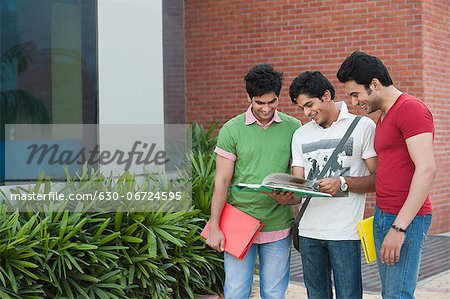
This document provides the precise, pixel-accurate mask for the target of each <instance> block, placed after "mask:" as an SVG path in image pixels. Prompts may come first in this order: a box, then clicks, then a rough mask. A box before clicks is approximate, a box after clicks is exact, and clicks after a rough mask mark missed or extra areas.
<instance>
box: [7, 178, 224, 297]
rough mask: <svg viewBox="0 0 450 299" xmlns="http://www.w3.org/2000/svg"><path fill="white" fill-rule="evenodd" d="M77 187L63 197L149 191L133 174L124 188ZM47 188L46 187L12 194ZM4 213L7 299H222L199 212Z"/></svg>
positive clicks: (216, 263)
mask: <svg viewBox="0 0 450 299" xmlns="http://www.w3.org/2000/svg"><path fill="white" fill-rule="evenodd" d="M77 181H79V182H75V181H73V180H68V182H67V183H66V184H65V185H64V187H63V188H62V189H61V190H60V191H61V192H66V193H67V192H78V191H77V190H80V189H82V190H83V192H85V193H89V192H91V191H94V190H103V191H105V190H110V191H114V192H119V193H120V194H125V193H126V192H128V191H129V190H135V191H136V190H141V191H142V190H148V188H150V184H148V183H147V184H144V185H142V186H138V185H137V184H136V181H135V178H134V176H132V175H131V174H128V173H125V174H124V175H123V176H122V177H121V178H119V179H118V180H115V179H113V178H105V177H103V176H102V175H101V174H99V173H94V174H91V175H90V176H89V177H88V175H87V173H83V174H82V175H81V176H80V177H78V178H77ZM113 182H115V183H113ZM49 187H50V186H49V181H48V180H46V181H45V182H44V181H40V182H38V184H37V186H36V187H33V188H30V189H23V188H20V187H19V188H16V189H15V191H14V192H15V193H30V192H35V193H36V192H41V193H45V192H48V190H49ZM153 187H154V186H153ZM53 188H54V186H53ZM41 190H42V191H41ZM6 205H7V203H6V202H2V203H1V204H0V219H1V221H0V297H1V298H42V297H47V298H186V297H189V298H193V297H194V294H195V293H212V292H220V291H221V287H222V285H223V275H222V273H221V270H222V267H223V266H222V260H221V258H220V257H219V256H218V254H217V253H216V252H214V251H213V250H211V249H208V248H206V247H205V243H204V241H203V240H201V237H200V236H199V233H200V230H201V228H202V227H203V226H204V224H205V219H204V218H201V217H199V215H200V211H199V210H197V209H194V208H191V209H189V210H185V211H183V210H182V211H174V210H173V209H172V210H169V211H167V210H166V207H165V206H160V207H158V208H155V210H154V211H152V212H134V213H127V212H117V213H110V212H97V213H95V212H88V208H85V209H84V210H82V211H77V212H73V213H70V212H69V211H67V209H65V208H66V206H62V207H60V208H59V209H58V210H56V211H45V209H44V210H43V211H39V212H21V213H19V212H17V211H16V212H13V213H8V212H7V209H6V207H7V206H6Z"/></svg>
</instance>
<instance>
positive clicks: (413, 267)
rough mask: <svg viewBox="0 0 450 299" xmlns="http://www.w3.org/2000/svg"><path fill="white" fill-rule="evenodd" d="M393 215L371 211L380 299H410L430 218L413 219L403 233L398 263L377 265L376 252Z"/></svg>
mask: <svg viewBox="0 0 450 299" xmlns="http://www.w3.org/2000/svg"><path fill="white" fill-rule="evenodd" d="M396 217H397V215H394V214H388V213H385V212H382V211H380V210H379V209H378V208H377V207H375V217H374V219H373V235H374V239H375V248H376V250H377V264H378V271H379V272H380V279H381V285H382V291H381V295H382V296H383V298H384V299H404V298H405V299H406V298H412V299H414V291H415V289H416V285H417V278H418V277H419V267H420V258H421V255H422V249H423V243H424V241H425V237H426V235H427V233H428V229H429V228H430V224H431V214H428V215H423V216H416V217H414V219H413V221H412V222H411V224H410V225H409V226H408V228H407V229H406V236H405V241H404V243H403V245H402V249H401V251H400V261H399V262H398V263H395V265H393V266H390V265H386V264H382V263H381V262H380V250H381V245H382V244H383V240H384V237H385V236H386V234H387V233H388V231H389V229H390V228H391V225H392V223H394V220H395V218H396Z"/></svg>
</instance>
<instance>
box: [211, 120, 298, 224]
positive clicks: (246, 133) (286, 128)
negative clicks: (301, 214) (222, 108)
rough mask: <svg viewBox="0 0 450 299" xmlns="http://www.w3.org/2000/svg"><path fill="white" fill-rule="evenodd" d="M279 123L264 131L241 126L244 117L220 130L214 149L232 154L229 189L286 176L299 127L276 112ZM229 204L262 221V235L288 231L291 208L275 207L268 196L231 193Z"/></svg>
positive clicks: (255, 193) (277, 205)
mask: <svg viewBox="0 0 450 299" xmlns="http://www.w3.org/2000/svg"><path fill="white" fill-rule="evenodd" d="M278 115H279V116H280V118H281V120H282V121H281V122H279V123H277V122H273V123H272V124H271V125H270V126H269V127H268V128H267V129H264V128H262V127H260V126H259V125H258V124H256V123H253V124H250V125H246V124H245V113H243V114H240V115H238V116H236V117H234V118H232V119H231V120H229V121H228V122H226V123H225V125H224V126H223V127H222V129H221V130H220V132H219V137H218V141H217V147H219V148H221V149H223V150H225V151H227V152H229V153H232V154H234V155H235V156H236V157H237V159H236V161H235V165H234V174H233V178H232V185H236V184H238V183H248V184H260V183H261V182H262V181H263V180H264V178H265V177H266V176H267V175H269V174H271V173H274V172H282V173H289V172H290V169H289V167H290V165H289V162H290V159H291V141H292V135H293V134H294V132H295V130H297V129H298V128H299V127H300V126H301V124H300V122H299V121H298V120H296V119H295V118H293V117H292V116H289V115H286V114H284V113H281V112H278ZM231 190H232V191H231V199H230V204H232V205H233V206H235V207H237V208H238V209H240V210H242V211H244V212H246V213H247V214H249V215H251V216H253V217H255V218H257V219H259V220H261V221H263V223H264V226H263V229H262V231H275V230H281V229H286V228H288V227H290V225H291V223H292V219H293V215H292V208H291V206H282V205H279V204H278V203H277V202H276V201H275V200H273V199H272V198H271V197H270V196H268V195H265V194H262V193H259V192H255V191H247V190H245V189H244V190H242V191H237V190H234V189H233V188H232V189H231Z"/></svg>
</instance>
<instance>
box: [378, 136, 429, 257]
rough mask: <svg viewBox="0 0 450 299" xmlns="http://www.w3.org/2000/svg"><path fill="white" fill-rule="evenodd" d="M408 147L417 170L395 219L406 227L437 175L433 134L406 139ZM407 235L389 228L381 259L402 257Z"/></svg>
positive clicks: (397, 223) (402, 226)
mask: <svg viewBox="0 0 450 299" xmlns="http://www.w3.org/2000/svg"><path fill="white" fill-rule="evenodd" d="M406 146H407V148H408V152H409V156H410V157H411V160H412V161H413V163H414V166H415V170H414V175H413V177H412V180H411V186H410V188H409V193H408V196H407V197H406V201H405V203H404V204H403V207H402V208H401V210H400V212H399V213H398V215H397V218H396V219H395V221H394V224H395V225H396V226H398V227H400V228H403V229H406V228H407V227H408V225H409V224H410V223H411V221H412V220H413V219H414V217H415V216H416V215H417V212H418V211H419V210H420V208H421V207H422V205H423V203H424V202H425V199H426V198H427V196H428V194H429V193H430V189H431V185H432V184H433V181H434V177H435V175H436V164H435V160H434V153H433V135H432V133H422V134H418V135H415V136H412V137H410V138H408V139H406ZM404 238H405V236H404V233H401V232H397V231H395V230H394V229H391V230H389V232H388V234H387V235H386V237H385V238H384V241H383V244H382V246H381V250H380V257H381V262H383V263H387V264H394V262H396V261H398V260H399V259H400V250H401V248H402V245H403V241H404Z"/></svg>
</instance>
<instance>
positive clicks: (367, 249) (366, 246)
mask: <svg viewBox="0 0 450 299" xmlns="http://www.w3.org/2000/svg"><path fill="white" fill-rule="evenodd" d="M358 232H359V237H360V238H361V245H362V248H363V251H364V256H365V258H366V263H368V264H369V263H373V262H375V261H376V260H377V253H376V250H375V241H374V239H373V216H372V217H369V218H366V219H364V220H362V221H359V222H358Z"/></svg>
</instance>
